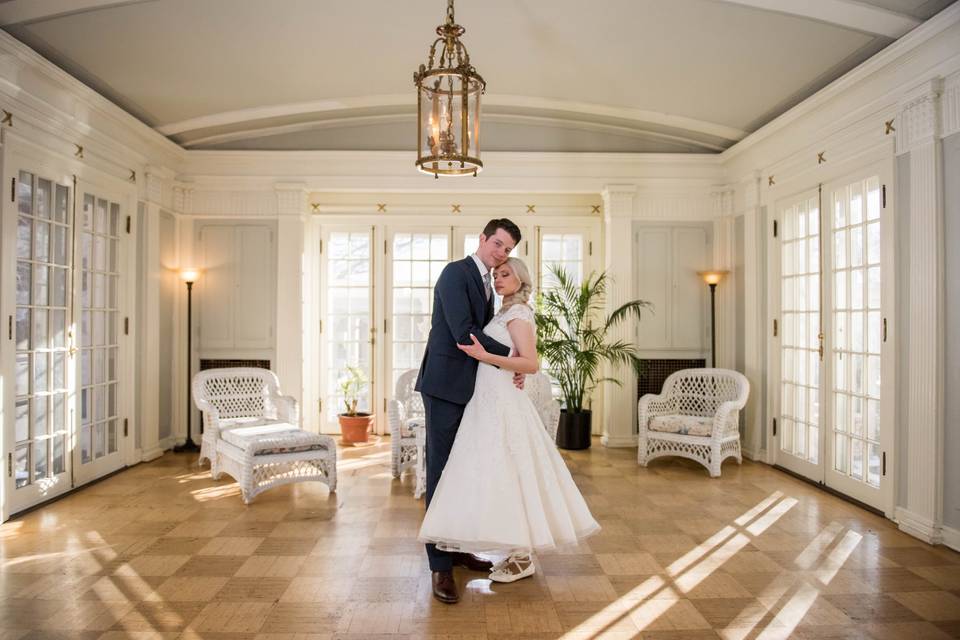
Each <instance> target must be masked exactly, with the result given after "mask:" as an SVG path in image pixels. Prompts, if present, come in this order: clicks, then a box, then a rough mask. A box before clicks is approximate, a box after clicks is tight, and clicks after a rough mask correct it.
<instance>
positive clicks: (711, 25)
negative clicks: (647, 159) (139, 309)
mask: <svg viewBox="0 0 960 640" xmlns="http://www.w3.org/2000/svg"><path fill="white" fill-rule="evenodd" d="M949 4H950V1H949V0H932V1H928V2H920V1H917V0H873V1H871V2H857V1H854V0H805V1H804V2H793V1H787V0H669V1H667V0H594V2H583V1H582V0H553V1H551V2H543V1H542V0H459V2H458V3H457V20H458V22H460V23H461V24H462V25H464V26H465V27H466V29H467V33H466V35H465V37H464V42H465V43H466V45H467V46H468V48H469V50H470V53H471V58H472V61H473V63H474V64H475V65H476V66H477V68H478V70H479V71H480V73H481V74H482V75H483V76H484V77H485V78H486V80H487V82H488V94H487V96H486V97H485V106H484V118H485V126H484V138H483V145H484V148H485V149H488V150H526V151H538V150H542V151H606V150H609V151H656V152H664V151H666V152H670V151H672V152H705V153H715V152H718V151H722V150H723V149H724V148H726V147H729V146H730V145H732V144H734V143H735V142H736V141H738V140H740V139H742V138H743V137H744V136H746V135H747V134H748V133H749V132H750V131H753V130H755V129H756V128H758V127H760V126H762V125H763V124H764V123H766V122H767V121H769V120H770V119H772V118H774V117H776V116H777V115H779V114H780V113H782V112H783V111H785V110H786V109H788V108H789V107H791V106H793V105H794V104H796V103H797V102H799V101H801V100H803V99H804V98H806V97H807V96H809V95H810V94H812V93H813V92H814V91H816V90H817V89H819V88H820V87H822V86H824V85H825V84H827V83H829V82H830V81H832V80H833V79H835V78H836V77H838V76H839V75H841V74H842V73H844V72H846V71H847V70H849V69H850V68H852V67H853V66H855V65H856V64H858V63H860V62H862V61H863V60H865V59H866V58H867V57H869V56H870V55H873V54H874V53H875V52H876V51H879V50H880V49H881V48H883V47H884V46H886V45H887V44H889V43H890V42H892V40H893V39H894V38H896V37H899V36H900V35H902V34H903V33H906V32H907V31H909V30H910V29H911V28H913V27H914V26H916V25H917V24H919V23H920V22H921V21H922V20H924V19H926V18H928V17H930V16H931V15H933V14H934V13H935V12H936V11H938V10H939V9H942V8H943V7H945V6H947V5H949ZM444 9H445V2H443V1H442V0H403V1H397V0H369V1H368V2H353V3H346V2H332V1H321V0H283V1H282V2H268V1H266V0H203V1H202V2H198V1H197V0H139V1H137V0H135V1H130V0H128V1H126V2H123V1H116V0H8V1H7V2H3V3H0V25H2V26H3V28H5V29H6V30H7V31H8V32H9V33H11V34H12V35H14V36H15V37H17V38H19V39H21V40H23V41H24V42H26V43H27V44H28V45H30V46H32V47H33V48H34V49H36V50H38V51H39V52H40V53H41V54H43V55H45V56H46V57H48V58H50V59H51V60H52V61H53V62H55V63H56V64H58V65H60V66H62V67H63V68H65V69H66V70H67V71H69V72H70V73H72V74H74V75H75V76H77V77H78V78H80V79H81V80H83V81H84V82H86V83H87V84H89V85H91V86H92V87H94V88H95V89H97V90H99V91H100V92H102V93H104V94H105V95H106V96H107V97H108V98H110V99H111V100H113V101H114V102H116V103H117V104H119V105H120V106H122V107H124V108H126V109H127V110H128V111H130V112H131V113H133V114H134V115H136V116H137V117H139V118H140V119H142V120H143V121H144V122H146V123H147V124H149V125H150V126H153V127H156V128H157V130H158V131H160V132H161V133H164V134H165V135H167V136H169V137H170V138H171V139H173V140H175V141H176V142H178V143H180V144H182V145H184V146H185V147H188V148H206V149H216V148H224V149H226V148H229V149H341V148H347V149H351V148H352V149H384V150H391V149H408V148H411V147H412V142H413V136H415V135H416V133H415V127H416V124H415V120H414V110H415V96H416V94H415V92H414V90H413V82H412V74H413V71H414V69H415V68H416V67H417V66H418V65H419V64H420V63H421V62H423V61H425V58H426V53H427V48H428V46H429V44H430V42H431V41H432V37H433V29H434V27H435V26H436V25H437V24H439V23H440V22H441V21H442V19H443V17H444Z"/></svg>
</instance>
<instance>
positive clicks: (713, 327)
mask: <svg viewBox="0 0 960 640" xmlns="http://www.w3.org/2000/svg"><path fill="white" fill-rule="evenodd" d="M716 293H717V283H716V282H711V283H710V366H711V367H713V368H714V369H716V368H717V313H716V304H715V301H714V297H715V295H716Z"/></svg>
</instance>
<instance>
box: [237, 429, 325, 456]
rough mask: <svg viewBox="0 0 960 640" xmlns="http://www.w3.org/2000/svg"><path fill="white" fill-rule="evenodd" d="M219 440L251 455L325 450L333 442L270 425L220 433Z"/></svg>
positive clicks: (314, 435)
mask: <svg viewBox="0 0 960 640" xmlns="http://www.w3.org/2000/svg"><path fill="white" fill-rule="evenodd" d="M220 437H221V438H223V440H225V441H226V442H228V443H230V444H232V445H233V446H235V447H237V448H239V449H243V450H245V451H250V452H251V453H253V455H271V454H276V453H294V452H298V451H311V450H313V449H327V448H328V447H330V446H331V443H332V442H333V440H332V438H330V437H329V436H322V435H320V434H317V433H310V432H309V431H303V430H302V429H299V428H298V427H297V426H296V425H292V424H290V423H288V422H274V423H271V424H259V425H251V426H244V427H233V428H232V429H223V430H222V431H220Z"/></svg>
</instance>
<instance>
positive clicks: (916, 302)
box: [897, 79, 945, 538]
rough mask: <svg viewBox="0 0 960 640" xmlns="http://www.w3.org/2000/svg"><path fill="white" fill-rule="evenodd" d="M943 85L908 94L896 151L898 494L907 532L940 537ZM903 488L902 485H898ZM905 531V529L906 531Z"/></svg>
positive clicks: (929, 84) (925, 85)
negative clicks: (901, 194) (903, 329)
mask: <svg viewBox="0 0 960 640" xmlns="http://www.w3.org/2000/svg"><path fill="white" fill-rule="evenodd" d="M939 90H940V83H939V81H938V80H936V79H934V80H932V81H930V82H925V83H923V84H922V85H920V86H919V87H917V88H916V89H915V90H914V91H912V92H910V93H909V94H908V95H906V96H905V99H904V100H903V101H902V102H901V107H902V109H903V110H902V112H901V117H900V118H899V120H900V125H901V126H900V129H899V130H898V135H902V136H903V138H902V139H901V138H898V141H897V142H898V144H897V152H898V153H904V152H906V151H909V154H910V155H909V161H910V202H909V210H908V212H906V213H907V215H909V218H910V250H909V256H910V264H909V283H910V284H909V301H908V304H909V318H910V324H909V326H910V350H909V354H908V356H907V363H906V364H907V394H908V397H907V414H906V420H905V421H904V424H901V425H900V428H901V429H903V430H905V431H906V437H905V439H904V441H906V442H909V446H908V447H907V451H906V452H905V453H906V455H907V456H908V462H907V464H906V469H907V471H906V475H907V477H906V479H905V480H906V489H905V491H902V492H901V495H900V496H899V501H900V504H901V505H902V506H903V508H904V512H905V513H906V514H908V517H907V519H906V523H907V524H906V525H905V526H907V527H911V528H913V529H918V530H920V531H925V530H927V529H930V531H929V532H928V533H927V536H928V537H930V538H933V537H935V536H936V535H939V533H938V528H939V526H940V525H941V523H942V517H943V515H942V512H943V490H944V487H943V440H944V436H943V429H944V424H943V420H944V409H943V402H944V382H943V374H944V370H943V363H944V360H943V358H944V308H945V298H944V268H945V267H944V246H943V225H944V217H943V175H942V171H943V168H942V162H943V158H942V154H941V149H940V147H941V144H940V139H939V136H938V128H939V114H938V100H937V98H938V95H939ZM901 485H902V482H901ZM902 526H904V525H902Z"/></svg>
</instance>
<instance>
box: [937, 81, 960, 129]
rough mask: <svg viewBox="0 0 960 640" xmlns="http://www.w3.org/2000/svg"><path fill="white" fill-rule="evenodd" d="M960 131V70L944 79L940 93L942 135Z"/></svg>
mask: <svg viewBox="0 0 960 640" xmlns="http://www.w3.org/2000/svg"><path fill="white" fill-rule="evenodd" d="M954 133H960V72H958V73H954V74H952V75H951V76H949V77H948V78H946V79H945V80H944V81H943V90H942V93H941V94H940V135H941V136H942V137H944V138H945V137H947V136H949V135H953V134H954Z"/></svg>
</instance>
